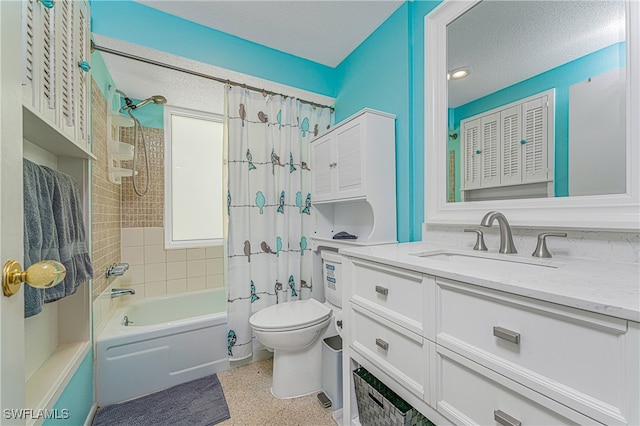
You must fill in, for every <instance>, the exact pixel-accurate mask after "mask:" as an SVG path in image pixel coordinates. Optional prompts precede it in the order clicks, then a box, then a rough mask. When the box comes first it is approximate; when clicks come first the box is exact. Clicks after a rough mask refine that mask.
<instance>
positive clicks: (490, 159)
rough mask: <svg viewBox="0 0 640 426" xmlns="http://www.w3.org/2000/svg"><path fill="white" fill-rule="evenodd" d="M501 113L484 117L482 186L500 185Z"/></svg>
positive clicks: (481, 159)
mask: <svg viewBox="0 0 640 426" xmlns="http://www.w3.org/2000/svg"><path fill="white" fill-rule="evenodd" d="M499 120H500V113H495V114H491V115H488V116H485V117H482V145H481V146H482V148H481V154H480V162H481V165H482V168H481V171H482V183H481V184H482V186H483V187H486V186H493V185H499V184H500V167H499V166H500V164H499V160H500V129H499V126H498V122H499Z"/></svg>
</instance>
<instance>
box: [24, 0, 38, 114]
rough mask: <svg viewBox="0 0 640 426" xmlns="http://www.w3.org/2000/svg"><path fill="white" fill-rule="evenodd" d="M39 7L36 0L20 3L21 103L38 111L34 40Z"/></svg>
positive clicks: (36, 53) (36, 32) (36, 34)
mask: <svg viewBox="0 0 640 426" xmlns="http://www.w3.org/2000/svg"><path fill="white" fill-rule="evenodd" d="M37 8H39V6H38V5H37V4H36V0H23V2H22V52H23V54H22V101H23V103H24V104H26V105H28V106H30V107H33V108H34V109H38V107H39V101H40V97H39V96H38V95H39V94H40V92H39V90H37V87H38V72H39V68H38V66H39V64H37V63H36V61H37V59H36V58H38V52H36V38H37V37H38V30H39V27H38V17H37V16H36V15H37V12H38V11H39V9H37Z"/></svg>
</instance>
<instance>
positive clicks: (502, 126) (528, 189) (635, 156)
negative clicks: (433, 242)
mask: <svg viewBox="0 0 640 426" xmlns="http://www.w3.org/2000/svg"><path fill="white" fill-rule="evenodd" d="M639 10H640V5H639V4H638V3H637V2H625V1H622V0H620V1H598V2H584V1H553V0H552V1H539V2H536V1H526V2H522V1H500V2H496V1H488V0H486V1H478V2H474V1H470V2H459V1H445V2H444V3H442V4H441V5H440V6H439V7H438V8H436V9H435V10H434V11H433V12H431V13H430V14H429V15H427V16H426V17H425V48H426V54H425V89H426V90H425V96H426V98H425V107H426V108H425V112H426V117H425V154H426V158H425V160H426V162H425V213H426V218H425V223H427V224H474V223H479V221H480V218H481V217H482V214H483V213H484V212H486V211H488V210H501V211H502V212H504V213H505V214H507V216H508V217H509V219H510V221H511V223H512V224H513V225H515V226H523V227H563V228H590V229H594V228H595V229H620V230H630V229H635V230H637V229H638V228H639V225H638V224H639V221H640V217H639V215H640V208H639V201H638V200H639V197H638V186H639V174H638V168H639V167H640V158H639V155H640V149H639V145H640V142H639V134H640V132H639V124H638V122H639V121H640V120H639V119H638V118H637V117H639V116H640V115H639V114H640V108H639V97H640V95H639V89H640V87H639V84H638V81H639V79H640V74H639V62H640V59H639V56H640V55H639V54H638V50H639V46H640V41H639V38H640V36H639V28H638V26H639V25H640V22H639V21H640V17H639V15H640V11H639Z"/></svg>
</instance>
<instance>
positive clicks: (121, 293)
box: [111, 288, 136, 298]
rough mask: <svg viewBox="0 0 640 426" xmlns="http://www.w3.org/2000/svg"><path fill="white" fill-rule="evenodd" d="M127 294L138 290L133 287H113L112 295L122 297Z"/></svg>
mask: <svg viewBox="0 0 640 426" xmlns="http://www.w3.org/2000/svg"><path fill="white" fill-rule="evenodd" d="M127 294H136V291H135V290H134V289H132V288H112V289H111V297H112V298H113V297H120V296H125V295H127Z"/></svg>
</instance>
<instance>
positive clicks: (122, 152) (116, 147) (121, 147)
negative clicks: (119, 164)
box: [109, 140, 133, 174]
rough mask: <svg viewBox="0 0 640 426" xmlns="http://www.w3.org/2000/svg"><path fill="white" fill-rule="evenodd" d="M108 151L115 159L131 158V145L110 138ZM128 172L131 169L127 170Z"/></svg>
mask: <svg viewBox="0 0 640 426" xmlns="http://www.w3.org/2000/svg"><path fill="white" fill-rule="evenodd" d="M109 153H110V154H111V157H113V159H114V160H117V161H123V160H133V145H131V144H128V143H126V142H121V141H114V140H112V141H110V142H109ZM129 174H131V170H129Z"/></svg>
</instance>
